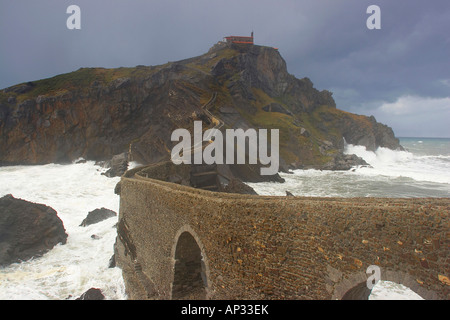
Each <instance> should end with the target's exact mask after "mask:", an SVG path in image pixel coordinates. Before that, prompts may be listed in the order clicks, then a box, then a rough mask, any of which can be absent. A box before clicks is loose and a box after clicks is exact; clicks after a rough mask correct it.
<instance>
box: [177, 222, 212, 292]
mask: <svg viewBox="0 0 450 320" xmlns="http://www.w3.org/2000/svg"><path fill="white" fill-rule="evenodd" d="M172 257H173V281H172V284H171V290H170V291H171V298H172V299H175V300H177V299H189V300H196V299H201V300H204V299H207V298H208V297H209V288H208V287H209V267H208V262H207V258H206V255H205V250H204V246H203V244H202V243H201V241H200V239H199V237H198V235H197V234H196V233H195V232H194V230H192V228H191V227H190V226H188V225H186V226H183V227H182V228H181V229H180V230H178V232H177V234H176V236H175V242H174V245H173V247H172Z"/></svg>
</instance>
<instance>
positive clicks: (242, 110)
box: [0, 43, 401, 169]
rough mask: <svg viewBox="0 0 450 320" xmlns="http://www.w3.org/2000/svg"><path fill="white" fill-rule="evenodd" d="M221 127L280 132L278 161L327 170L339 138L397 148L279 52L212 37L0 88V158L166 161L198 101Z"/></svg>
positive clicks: (387, 132) (384, 131) (338, 153)
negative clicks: (186, 48) (205, 44)
mask: <svg viewBox="0 0 450 320" xmlns="http://www.w3.org/2000/svg"><path fill="white" fill-rule="evenodd" d="M213 92H216V93H217V99H216V100H215V103H214V105H213V106H212V107H211V109H210V111H211V112H212V113H213V114H214V116H215V117H217V118H219V119H221V120H222V121H223V122H224V124H225V126H224V128H244V129H246V128H250V127H253V128H267V129H271V128H274V129H279V130H280V156H281V158H282V159H281V164H282V166H283V168H287V167H293V168H299V167H315V168H328V169H333V168H334V169H335V168H336V167H334V166H333V165H332V164H333V163H336V162H337V161H336V159H338V158H339V157H342V151H343V147H344V139H345V140H346V141H347V142H348V143H352V144H360V145H365V146H366V147H367V148H368V149H371V150H374V149H375V148H377V147H378V146H383V147H388V148H392V149H396V148H401V146H400V145H399V142H398V139H396V138H395V136H394V134H393V132H392V130H391V129H390V128H388V127H387V126H385V125H382V124H380V123H378V122H376V120H375V119H374V118H373V117H365V116H359V115H355V114H351V113H348V112H344V111H341V110H339V109H337V108H336V104H335V102H334V100H333V98H332V94H331V93H330V92H328V91H326V90H324V91H318V90H317V89H315V88H314V87H313V84H312V82H311V81H310V80H309V79H308V78H303V79H297V78H296V77H294V76H293V75H291V74H289V73H288V71H287V68H286V63H285V61H284V59H283V58H282V57H281V55H280V54H279V52H278V51H277V50H276V49H274V48H270V47H263V46H256V45H255V46H228V45H226V44H224V43H218V44H216V45H215V46H213V47H212V48H211V49H210V50H209V51H208V52H207V53H205V54H203V55H201V56H198V57H195V58H190V59H186V60H182V61H178V62H169V63H167V64H165V65H160V66H137V67H135V68H117V69H103V68H82V69H79V70H77V71H75V72H72V73H68V74H62V75H58V76H55V77H53V78H49V79H44V80H39V81H33V82H28V83H23V84H19V85H16V86H13V87H10V88H6V89H3V90H1V91H0V132H1V137H0V163H2V164H41V163H49V162H60V163H61V162H70V161H73V160H75V159H77V158H79V157H84V158H86V159H89V160H104V159H108V158H111V157H112V156H113V155H116V154H119V153H122V152H130V154H131V156H132V159H133V160H136V161H138V162H140V163H150V162H155V161H159V160H162V159H168V158H169V156H170V151H171V149H172V147H173V145H174V144H175V143H173V142H171V141H170V137H171V133H172V131H173V130H175V129H177V128H188V129H192V127H193V121H194V120H202V121H203V122H204V126H207V125H210V123H208V122H209V121H210V118H209V117H208V116H207V115H206V114H205V111H204V110H203V109H202V108H201V106H202V105H203V104H204V103H206V102H207V101H208V100H209V99H210V97H211V96H212V94H213Z"/></svg>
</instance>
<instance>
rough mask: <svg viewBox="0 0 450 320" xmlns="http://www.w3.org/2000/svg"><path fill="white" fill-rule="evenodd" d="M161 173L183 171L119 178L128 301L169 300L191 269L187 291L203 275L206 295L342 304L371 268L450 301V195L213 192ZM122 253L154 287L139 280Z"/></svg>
mask: <svg viewBox="0 0 450 320" xmlns="http://www.w3.org/2000/svg"><path fill="white" fill-rule="evenodd" d="M167 170H169V171H170V170H183V169H182V168H181V167H179V168H177V169H176V168H172V167H171V166H170V165H168V164H167V163H166V164H164V165H163V164H158V165H154V166H153V167H152V168H147V170H142V168H141V169H139V170H135V171H133V172H131V173H130V172H129V173H127V174H125V175H124V177H122V181H121V199H120V213H119V221H126V225H127V232H128V233H129V235H130V236H129V237H128V238H129V239H132V240H130V241H133V244H132V246H130V245H124V244H123V243H122V241H120V239H121V238H122V239H123V238H124V237H120V234H119V237H118V239H119V241H117V246H116V258H117V261H118V265H119V266H120V267H121V268H122V270H123V275H124V279H125V283H126V285H127V292H128V294H129V297H130V298H131V299H146V298H148V297H149V296H151V297H156V298H158V299H171V298H173V297H175V295H174V286H173V284H174V279H176V283H177V286H180V285H179V284H180V283H181V284H182V283H188V281H186V282H183V281H182V278H183V274H181V275H180V274H178V273H177V272H183V271H177V270H191V271H189V272H191V274H186V275H185V277H186V278H188V277H189V279H191V280H190V283H194V282H195V283H196V287H195V288H193V290H194V289H195V290H198V284H199V283H200V282H199V281H194V280H193V279H194V278H195V279H197V278H198V279H200V278H201V279H202V281H203V290H204V295H200V296H201V297H203V298H205V297H206V298H209V299H341V298H344V297H345V296H346V294H347V296H348V293H349V291H350V290H351V289H352V288H355V287H358V286H359V285H361V283H363V282H365V281H366V279H367V275H366V273H365V272H366V269H367V268H368V267H369V266H371V265H377V266H379V267H380V270H381V279H386V280H392V281H395V282H397V283H400V284H405V285H406V286H408V287H410V288H411V289H412V290H414V291H416V292H417V293H418V294H420V295H421V296H422V297H424V298H426V299H450V290H449V288H450V286H449V283H448V276H449V275H448V271H449V270H450V260H449V258H448V252H449V251H448V248H449V243H450V240H449V218H448V216H449V208H450V199H391V198H388V199H384V198H383V199H381V198H308V197H270V196H255V195H241V194H232V193H219V192H211V191H205V190H200V189H195V188H192V187H189V186H185V185H181V184H176V183H171V182H168V181H161V180H158V179H154V178H153V177H157V178H159V179H161V177H162V176H164V175H165V173H167V172H168V171H167ZM139 171H140V172H141V173H143V172H146V173H147V175H146V176H145V175H142V174H139V173H138V172H139ZM161 172H163V173H161ZM164 172H165V173H164ZM136 173H138V174H136ZM163 180H164V179H163ZM183 232H187V233H189V235H190V236H191V238H192V239H194V240H195V241H193V240H192V239H191V241H190V243H192V245H191V247H192V248H191V249H189V250H190V251H192V252H196V253H195V255H194V253H193V254H192V257H184V256H183V255H178V256H177V255H176V249H175V248H177V247H178V242H179V239H180V238H181V234H182V233H183ZM184 238H186V239H187V238H189V237H184ZM189 239H190V238H189ZM186 241H187V240H186ZM186 243H188V241H187V242H186ZM194 243H196V244H197V246H198V250H197V249H196V248H197V247H195V245H193V244H194ZM186 246H187V245H186ZM127 247H133V248H135V249H134V251H135V255H136V260H137V262H138V263H139V266H140V272H142V273H143V274H145V275H146V277H147V278H148V279H150V280H149V281H151V283H152V285H151V286H149V285H148V284H147V285H142V284H141V283H140V281H139V278H140V276H139V275H137V274H136V272H135V270H134V267H133V261H131V259H130V257H131V255H130V254H128V255H126V251H127V250H126V248H127ZM180 247H183V246H181V245H180ZM194 247H195V248H194ZM199 252H200V254H199ZM194 257H197V258H195V259H197V260H198V257H201V261H194V260H195V259H194ZM134 263H136V261H135V262H134ZM180 265H183V266H184V267H179V266H180ZM189 265H190V266H192V267H186V266H189ZM176 266H177V267H176ZM198 266H201V267H198ZM192 270H197V271H195V272H197V274H192V272H194V271H192ZM185 272H187V271H185ZM196 277H197V278H196ZM141 278H142V277H141ZM179 279H181V280H179ZM148 287H152V288H154V289H152V290H154V291H155V292H153V293H151V294H150V293H148V292H146V291H145V288H148ZM184 289H185V291H189V289H190V287H189V286H187V287H186V286H185V288H184ZM196 292H197V291H196ZM177 294H178V293H177ZM194 296H195V295H192V297H194ZM177 297H179V296H178V295H177Z"/></svg>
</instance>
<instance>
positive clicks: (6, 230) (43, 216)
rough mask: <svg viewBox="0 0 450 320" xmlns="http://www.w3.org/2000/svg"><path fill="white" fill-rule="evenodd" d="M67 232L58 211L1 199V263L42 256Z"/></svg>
mask: <svg viewBox="0 0 450 320" xmlns="http://www.w3.org/2000/svg"><path fill="white" fill-rule="evenodd" d="M67 236H68V235H67V234H66V232H65V229H64V225H63V222H62V221H61V219H60V218H59V217H58V215H57V212H56V211H55V210H53V209H52V208H51V207H48V206H46V205H43V204H38V203H32V202H28V201H25V200H21V199H16V198H14V197H13V196H12V195H6V196H4V197H2V198H0V266H5V265H8V264H11V263H14V262H19V261H24V260H28V259H31V258H33V257H39V256H41V255H43V254H44V253H46V252H47V251H49V250H50V249H52V248H53V247H54V246H55V245H57V244H58V243H61V244H65V243H66V240H67Z"/></svg>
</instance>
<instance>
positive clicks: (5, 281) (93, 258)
mask: <svg viewBox="0 0 450 320" xmlns="http://www.w3.org/2000/svg"><path fill="white" fill-rule="evenodd" d="M102 171H104V169H102V168H100V167H98V166H95V165H94V163H93V162H90V161H89V162H87V163H83V164H72V165H57V164H49V165H44V166H14V167H2V168H0V196H4V195H5V194H9V193H10V194H12V195H13V196H14V197H15V198H21V199H24V200H27V201H32V202H37V203H43V204H45V205H48V206H50V207H52V208H54V209H55V210H56V211H57V213H58V217H60V219H61V220H62V221H63V224H64V227H65V229H66V233H67V234H68V235H69V236H68V238H67V243H66V244H65V245H57V246H56V247H54V248H53V249H52V250H51V251H49V252H48V253H46V254H45V255H44V256H43V257H41V258H36V259H34V260H31V261H27V262H23V263H15V264H12V265H10V266H8V267H5V268H1V269H0V299H66V298H68V297H69V296H71V297H72V298H77V297H79V296H80V295H81V294H82V293H83V292H85V291H86V290H87V289H89V288H91V287H96V288H100V289H101V290H102V291H103V293H104V295H105V296H106V298H107V299H125V291H124V284H123V279H122V274H121V270H120V269H119V268H108V266H109V259H110V258H111V256H112V255H113V245H114V242H115V237H116V229H115V224H116V223H117V218H110V219H107V220H104V221H102V222H99V223H97V224H94V225H90V226H87V227H80V226H79V225H80V223H81V222H82V220H83V219H84V218H85V217H86V215H87V213H88V212H89V211H92V210H94V209H96V208H101V207H105V208H108V209H111V210H114V211H116V212H118V210H119V196H118V195H116V194H114V187H115V185H116V184H117V182H118V181H119V179H120V178H107V177H106V176H104V175H101V173H102ZM93 234H95V235H97V236H98V238H99V239H93V238H91V235H93Z"/></svg>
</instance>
